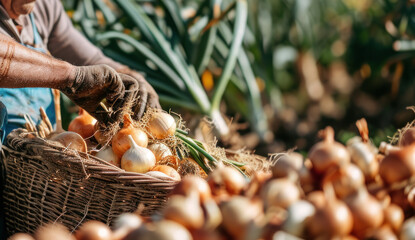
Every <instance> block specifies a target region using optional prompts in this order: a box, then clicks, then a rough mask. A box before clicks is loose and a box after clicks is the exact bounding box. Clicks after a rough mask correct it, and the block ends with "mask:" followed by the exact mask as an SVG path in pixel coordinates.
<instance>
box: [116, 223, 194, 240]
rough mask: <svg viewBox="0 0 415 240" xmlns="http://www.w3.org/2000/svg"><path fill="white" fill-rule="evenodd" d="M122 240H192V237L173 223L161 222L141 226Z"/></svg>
mask: <svg viewBox="0 0 415 240" xmlns="http://www.w3.org/2000/svg"><path fill="white" fill-rule="evenodd" d="M123 240H192V235H191V234H190V232H189V231H188V230H187V229H186V228H184V227H183V226H182V225H180V224H178V223H176V222H174V221H169V220H161V221H159V222H155V223H149V224H146V225H143V226H141V227H140V228H138V229H136V230H134V231H132V232H131V233H129V234H128V235H127V236H126V237H125V238H124V239H123Z"/></svg>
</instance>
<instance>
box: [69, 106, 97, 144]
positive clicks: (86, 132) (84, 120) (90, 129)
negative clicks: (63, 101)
mask: <svg viewBox="0 0 415 240" xmlns="http://www.w3.org/2000/svg"><path fill="white" fill-rule="evenodd" d="M96 122H97V120H96V119H95V118H94V117H92V116H91V115H89V113H88V112H87V111H85V110H84V109H82V108H81V109H79V115H78V116H77V117H76V118H74V119H73V120H72V121H71V122H70V123H69V126H68V131H71V132H76V133H78V134H79V135H81V136H82V137H83V138H84V139H86V138H90V137H92V136H93V135H94V133H95V123H96Z"/></svg>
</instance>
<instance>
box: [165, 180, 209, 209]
mask: <svg viewBox="0 0 415 240" xmlns="http://www.w3.org/2000/svg"><path fill="white" fill-rule="evenodd" d="M192 192H197V194H198V195H199V199H200V201H201V202H202V203H203V202H206V201H207V200H209V199H212V192H211V190H210V187H209V185H208V183H207V182H206V181H205V180H204V179H203V178H201V177H198V176H195V175H186V176H184V177H183V179H182V181H181V182H180V183H179V184H177V185H176V187H175V188H174V189H173V191H172V192H171V194H172V195H175V194H179V195H184V196H189V195H190V194H192Z"/></svg>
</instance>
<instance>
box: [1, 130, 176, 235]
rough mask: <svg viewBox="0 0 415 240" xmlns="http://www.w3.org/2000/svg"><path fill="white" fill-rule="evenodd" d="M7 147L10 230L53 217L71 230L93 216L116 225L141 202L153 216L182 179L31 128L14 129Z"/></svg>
mask: <svg viewBox="0 0 415 240" xmlns="http://www.w3.org/2000/svg"><path fill="white" fill-rule="evenodd" d="M3 149H4V152H5V158H3V159H2V161H1V162H2V164H3V167H4V168H5V172H6V174H5V175H6V176H5V182H4V186H3V198H4V204H3V205H4V206H3V210H4V213H5V216H6V231H7V232H8V234H10V235H11V234H14V233H16V232H27V233H32V232H34V231H35V230H36V229H37V228H38V227H39V226H41V225H43V224H46V223H50V222H59V223H62V224H63V225H65V226H66V227H68V229H69V230H70V231H74V230H76V228H77V227H78V226H79V225H80V224H82V222H84V221H86V220H89V219H94V220H98V221H101V222H104V223H107V224H111V222H112V220H113V219H114V218H116V217H117V216H118V215H120V214H121V213H125V212H133V211H135V210H137V207H138V206H139V205H141V207H142V213H141V214H142V215H144V216H146V215H151V214H153V213H155V212H156V211H157V210H159V209H160V208H162V207H163V205H164V204H165V202H166V200H167V195H168V194H169V192H170V191H171V190H172V189H173V188H174V186H175V185H176V184H177V182H176V181H174V180H172V179H167V178H157V177H152V176H150V175H147V174H139V173H131V172H125V171H124V170H122V169H120V168H117V167H115V166H113V165H111V164H109V163H107V162H105V161H103V160H100V159H99V158H96V157H93V156H91V155H87V154H84V153H79V152H76V151H73V150H70V149H65V148H63V147H62V146H59V145H58V144H56V143H55V142H52V141H48V140H45V139H42V138H38V137H35V136H34V135H33V134H31V133H29V132H27V131H26V130H25V129H16V130H14V131H13V132H11V133H10V134H9V135H8V136H7V138H6V145H5V146H3Z"/></svg>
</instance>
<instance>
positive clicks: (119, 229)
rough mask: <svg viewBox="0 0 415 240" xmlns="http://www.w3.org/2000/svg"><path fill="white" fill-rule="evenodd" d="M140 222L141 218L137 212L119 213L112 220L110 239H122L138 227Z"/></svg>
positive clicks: (141, 222) (141, 221)
mask: <svg viewBox="0 0 415 240" xmlns="http://www.w3.org/2000/svg"><path fill="white" fill-rule="evenodd" d="M142 224H143V220H142V219H141V217H139V216H138V215H137V214H134V213H123V214H121V215H120V216H118V217H117V218H116V219H115V221H114V224H113V230H114V232H113V236H112V240H123V239H124V238H125V237H126V236H127V235H128V234H129V233H130V232H132V231H133V230H134V229H137V228H139V227H140V226H141V225H142Z"/></svg>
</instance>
